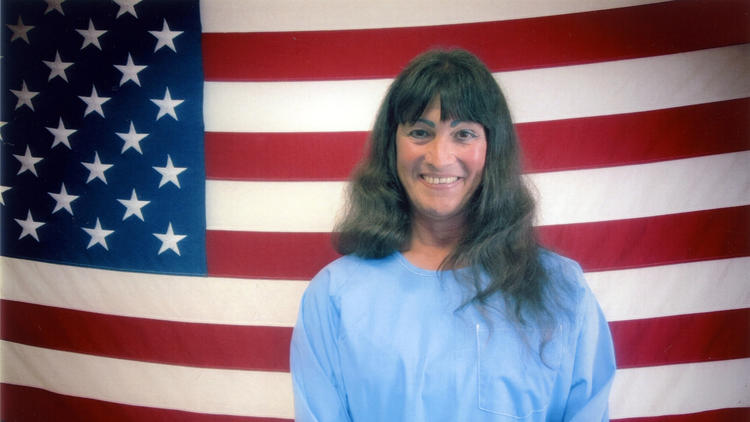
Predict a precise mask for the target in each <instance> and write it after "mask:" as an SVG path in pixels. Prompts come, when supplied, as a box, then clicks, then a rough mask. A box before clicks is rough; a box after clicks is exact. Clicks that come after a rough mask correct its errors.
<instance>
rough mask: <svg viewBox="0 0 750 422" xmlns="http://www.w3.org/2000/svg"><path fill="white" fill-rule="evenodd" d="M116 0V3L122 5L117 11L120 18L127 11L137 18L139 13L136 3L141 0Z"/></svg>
mask: <svg viewBox="0 0 750 422" xmlns="http://www.w3.org/2000/svg"><path fill="white" fill-rule="evenodd" d="M114 1H115V3H117V5H118V6H120V10H118V11H117V17H118V18H119V17H120V16H122V15H124V14H125V13H130V14H131V15H133V16H135V17H136V18H137V17H138V15H137V14H136V13H135V5H136V4H138V3H140V2H141V0H114Z"/></svg>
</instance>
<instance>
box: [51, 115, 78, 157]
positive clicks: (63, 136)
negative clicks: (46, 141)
mask: <svg viewBox="0 0 750 422" xmlns="http://www.w3.org/2000/svg"><path fill="white" fill-rule="evenodd" d="M45 129H47V130H48V131H49V132H50V133H51V134H53V135H55V140H54V141H52V147H51V148H54V147H55V146H57V145H58V144H63V145H65V146H66V147H68V149H72V148H71V147H70V140H68V136H70V135H72V134H74V133H76V132H77V131H78V129H67V128H66V127H65V125H64V124H63V119H62V117H60V123H59V124H58V125H57V128H54V127H45Z"/></svg>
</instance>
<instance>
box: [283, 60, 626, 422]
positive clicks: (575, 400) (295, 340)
mask: <svg viewBox="0 0 750 422" xmlns="http://www.w3.org/2000/svg"><path fill="white" fill-rule="evenodd" d="M518 149H519V146H518V141H517V139H516V135H515V131H514V128H513V124H512V122H511V119H510V112H509V110H508V107H507V105H506V102H505V99H504V97H503V94H502V92H501V91H500V88H499V87H498V85H497V83H496V82H495V80H494V78H493V76H492V74H491V73H490V72H489V70H488V69H487V68H486V66H485V65H484V64H483V63H482V62H481V61H479V59H477V58H476V57H475V56H473V55H472V54H470V53H468V52H466V51H464V50H449V51H443V50H435V51H429V52H426V53H424V54H422V55H420V56H418V57H416V58H415V59H414V60H413V61H412V62H411V63H410V64H409V65H408V66H407V67H406V68H405V69H404V70H403V71H402V72H401V73H400V74H399V76H398V77H397V78H396V80H395V81H394V82H393V84H392V85H391V87H390V88H389V90H388V93H387V94H386V97H385V99H384V100H383V103H382V105H381V107H380V110H379V112H378V115H377V119H376V122H375V125H374V128H373V131H372V133H371V136H370V141H369V153H368V154H367V156H366V158H365V159H364V160H363V162H362V163H360V165H359V166H358V167H357V169H356V170H355V172H354V174H353V176H352V181H351V184H350V187H349V191H348V202H347V208H346V210H345V214H344V216H343V218H342V220H341V221H340V223H339V224H338V226H337V227H336V230H335V232H336V233H337V235H336V236H335V239H334V243H335V247H336V248H337V250H338V251H339V252H340V253H341V254H342V255H344V256H343V257H342V258H339V259H338V260H336V261H334V262H332V263H331V264H329V265H328V266H326V267H325V268H324V269H323V270H321V271H320V273H318V275H317V276H316V277H315V278H314V279H313V280H312V281H311V283H310V285H309V287H308V288H307V290H306V291H305V294H304V296H303V299H302V303H301V306H300V312H299V317H298V320H297V324H296V326H295V328H294V334H293V336H292V345H291V372H292V380H293V388H294V399H295V414H296V420H297V421H298V422H305V421H320V422H336V421H352V422H361V421H479V422H481V421H585V422H591V421H604V420H608V415H607V406H608V396H609V390H610V387H611V384H612V380H613V378H614V374H615V361H614V352H613V347H612V340H611V336H610V333H609V328H608V325H607V322H606V320H605V319H604V317H603V315H602V313H601V310H600V309H599V305H598V304H597V302H596V299H595V298H594V296H593V294H592V293H591V291H590V289H589V288H588V286H587V285H586V283H585V281H584V279H583V274H582V271H581V268H580V267H579V266H578V264H576V263H575V262H574V261H571V260H569V259H567V258H564V257H562V256H559V255H557V254H555V253H553V252H551V251H549V250H546V249H544V248H543V247H541V246H540V245H539V243H538V242H537V238H536V234H535V230H534V227H533V225H532V224H533V221H534V200H533V198H532V196H531V195H530V193H529V190H528V189H527V187H526V186H525V184H524V180H523V178H522V177H521V166H520V159H519V150H518Z"/></svg>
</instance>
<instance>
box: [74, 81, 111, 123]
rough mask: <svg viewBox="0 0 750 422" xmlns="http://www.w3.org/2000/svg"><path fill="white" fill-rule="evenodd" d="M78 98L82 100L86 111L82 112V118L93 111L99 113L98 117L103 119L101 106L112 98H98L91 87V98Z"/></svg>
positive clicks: (94, 89) (93, 87)
mask: <svg viewBox="0 0 750 422" xmlns="http://www.w3.org/2000/svg"><path fill="white" fill-rule="evenodd" d="M78 98H80V99H81V100H83V102H84V103H86V111H84V112H83V117H86V115H88V114H89V113H91V112H93V111H95V112H97V113H99V115H100V116H102V117H104V110H102V104H104V103H106V102H107V101H109V100H110V99H111V98H112V97H100V96H99V94H98V93H97V92H96V87H95V86H93V85H91V96H90V97H85V96H81V95H79V96H78Z"/></svg>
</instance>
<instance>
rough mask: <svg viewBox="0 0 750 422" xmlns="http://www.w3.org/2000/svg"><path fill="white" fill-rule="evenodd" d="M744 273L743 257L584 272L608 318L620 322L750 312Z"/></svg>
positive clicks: (747, 270) (746, 261)
mask: <svg viewBox="0 0 750 422" xmlns="http://www.w3.org/2000/svg"><path fill="white" fill-rule="evenodd" d="M747 274H750V258H747V257H745V258H733V259H720V260H715V261H696V262H686V263H682V264H673V265H660V266H654V267H643V268H631V269H626V270H616V271H601V272H587V273H585V277H586V281H588V284H589V286H591V289H592V291H593V292H594V294H595V295H596V298H597V300H598V301H599V303H600V305H601V307H602V309H603V310H604V314H605V315H606V317H607V320H608V321H624V320H629V319H643V318H657V317H663V316H672V315H680V314H691V313H704V312H714V311H722V310H728V309H741V308H750V295H748V294H747ZM643 292H648V294H647V295H644V294H643ZM675 292H680V294H675Z"/></svg>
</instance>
